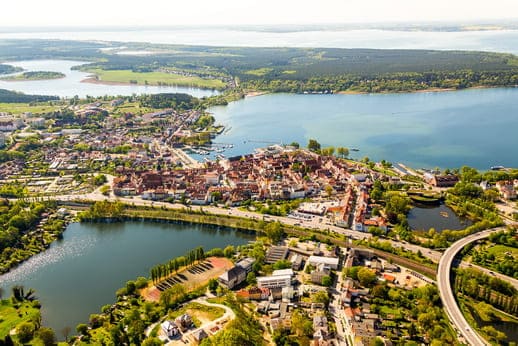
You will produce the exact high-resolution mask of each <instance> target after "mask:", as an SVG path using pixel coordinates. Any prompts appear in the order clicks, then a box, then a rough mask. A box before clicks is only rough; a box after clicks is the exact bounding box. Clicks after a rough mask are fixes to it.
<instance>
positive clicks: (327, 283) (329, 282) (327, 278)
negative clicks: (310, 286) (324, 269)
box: [322, 275, 333, 287]
mask: <svg viewBox="0 0 518 346" xmlns="http://www.w3.org/2000/svg"><path fill="white" fill-rule="evenodd" d="M332 284H333V280H332V279H331V277H330V276H329V275H326V276H324V277H323V278H322V286H325V287H329V286H331V285H332Z"/></svg>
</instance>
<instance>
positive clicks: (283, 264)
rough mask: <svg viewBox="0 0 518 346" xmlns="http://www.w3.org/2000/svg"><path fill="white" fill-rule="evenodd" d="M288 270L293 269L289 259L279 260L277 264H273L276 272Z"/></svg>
mask: <svg viewBox="0 0 518 346" xmlns="http://www.w3.org/2000/svg"><path fill="white" fill-rule="evenodd" d="M288 268H291V262H290V260H287V259H284V260H278V261H277V262H275V263H274V264H273V269H274V270H279V269H288Z"/></svg>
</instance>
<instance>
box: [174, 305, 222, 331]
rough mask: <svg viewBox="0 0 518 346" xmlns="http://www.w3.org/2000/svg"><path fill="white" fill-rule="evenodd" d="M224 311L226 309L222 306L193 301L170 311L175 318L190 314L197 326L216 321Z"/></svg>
mask: <svg viewBox="0 0 518 346" xmlns="http://www.w3.org/2000/svg"><path fill="white" fill-rule="evenodd" d="M224 313H225V310H223V309H222V308H218V307H215V306H207V305H204V304H200V303H196V302H192V303H189V304H187V305H185V306H184V307H182V308H181V309H178V310H175V311H172V312H170V313H169V318H170V319H175V318H177V317H178V316H180V315H183V314H189V315H190V316H191V317H192V318H193V321H194V324H195V325H196V327H199V326H200V325H201V324H203V323H206V322H210V321H214V320H215V319H217V318H220V317H221V316H223V314H224Z"/></svg>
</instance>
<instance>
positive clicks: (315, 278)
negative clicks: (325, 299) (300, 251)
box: [311, 264, 331, 285]
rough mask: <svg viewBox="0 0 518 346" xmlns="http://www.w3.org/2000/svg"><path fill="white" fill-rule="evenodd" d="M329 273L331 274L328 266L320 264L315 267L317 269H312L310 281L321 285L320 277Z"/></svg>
mask: <svg viewBox="0 0 518 346" xmlns="http://www.w3.org/2000/svg"><path fill="white" fill-rule="evenodd" d="M329 275H331V270H330V269H329V267H326V266H324V265H322V264H321V265H319V266H318V267H317V270H313V272H311V282H313V283H315V284H317V285H322V279H323V278H324V277H326V276H329Z"/></svg>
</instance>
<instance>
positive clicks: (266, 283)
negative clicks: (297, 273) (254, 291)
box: [257, 275, 291, 294]
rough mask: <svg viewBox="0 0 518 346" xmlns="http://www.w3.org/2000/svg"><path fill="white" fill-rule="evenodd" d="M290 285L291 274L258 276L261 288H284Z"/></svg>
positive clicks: (258, 283)
mask: <svg viewBox="0 0 518 346" xmlns="http://www.w3.org/2000/svg"><path fill="white" fill-rule="evenodd" d="M290 285H291V275H275V276H273V275H272V276H259V277H258V278H257V286H258V287H259V288H282V287H287V286H290ZM281 294H282V293H281Z"/></svg>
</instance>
